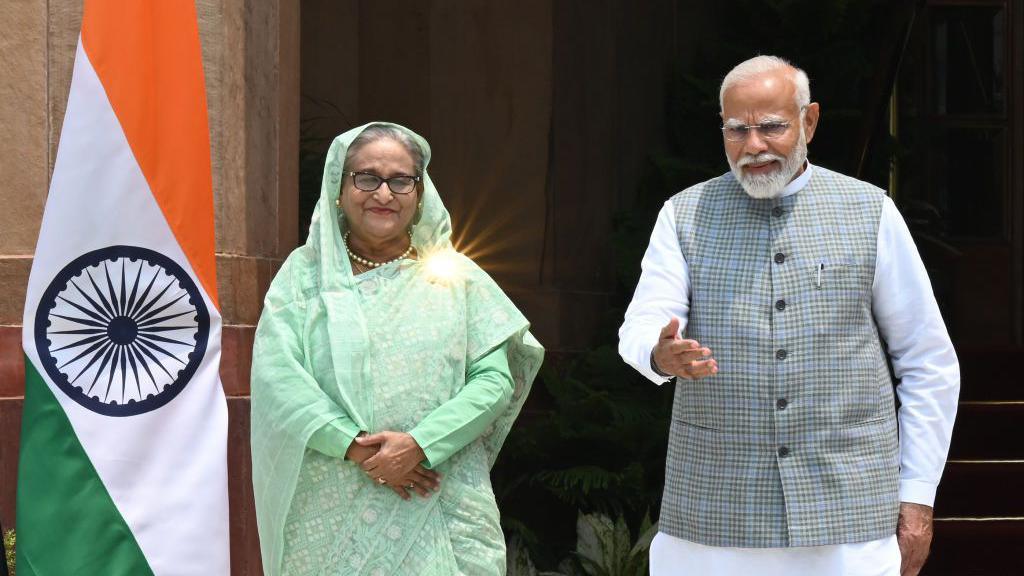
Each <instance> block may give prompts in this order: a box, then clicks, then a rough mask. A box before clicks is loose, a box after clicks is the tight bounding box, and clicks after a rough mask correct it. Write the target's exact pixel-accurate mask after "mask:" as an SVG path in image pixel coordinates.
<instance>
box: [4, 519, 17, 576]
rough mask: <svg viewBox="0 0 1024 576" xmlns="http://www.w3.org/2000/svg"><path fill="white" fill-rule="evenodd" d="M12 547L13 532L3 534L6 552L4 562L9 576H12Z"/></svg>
mask: <svg viewBox="0 0 1024 576" xmlns="http://www.w3.org/2000/svg"><path fill="white" fill-rule="evenodd" d="M14 545H15V534H14V530H8V531H6V532H4V550H6V552H7V558H5V559H4V560H5V561H6V562H7V571H8V572H10V576H14Z"/></svg>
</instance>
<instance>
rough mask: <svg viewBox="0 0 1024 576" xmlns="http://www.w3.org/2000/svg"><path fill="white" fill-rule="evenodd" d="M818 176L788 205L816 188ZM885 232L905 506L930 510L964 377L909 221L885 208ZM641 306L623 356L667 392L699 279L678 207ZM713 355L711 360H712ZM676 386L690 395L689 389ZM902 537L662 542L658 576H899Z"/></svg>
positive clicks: (624, 333) (645, 278)
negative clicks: (663, 367)
mask: <svg viewBox="0 0 1024 576" xmlns="http://www.w3.org/2000/svg"><path fill="white" fill-rule="evenodd" d="M812 172H813V166H811V164H810V163H808V164H807V169H806V170H804V172H803V173H802V174H801V175H800V176H799V177H798V178H797V179H795V180H793V182H791V183H790V184H789V185H788V186H787V187H786V188H785V190H783V193H782V195H783V196H788V195H790V194H796V193H797V192H799V191H800V190H802V189H803V188H804V186H806V185H807V182H808V181H809V180H810V178H811V173H812ZM883 202H884V204H883V206H882V215H881V220H880V222H879V226H878V245H877V254H876V259H875V278H874V283H873V284H872V311H873V313H874V317H875V323H876V324H877V325H878V330H879V334H880V335H881V337H882V338H883V339H884V340H885V342H886V343H887V344H888V347H889V348H888V350H889V356H890V358H891V360H892V364H893V368H894V370H895V374H896V377H897V378H899V379H900V380H901V382H900V385H899V386H897V388H896V393H897V394H898V396H899V399H900V404H901V406H900V410H899V429H900V488H899V490H900V500H901V501H903V502H914V503H918V504H925V505H928V506H931V505H932V504H933V502H934V500H935V489H936V487H937V486H938V484H939V478H940V477H941V476H942V468H943V466H944V465H945V462H946V454H947V452H948V451H949V441H950V435H951V433H952V430H953V420H954V418H955V417H956V407H957V398H958V396H959V390H960V367H959V364H958V362H957V358H956V353H955V352H954V351H953V345H952V343H951V342H950V340H949V335H948V333H947V332H946V326H945V324H944V323H943V321H942V317H941V315H940V314H939V308H938V305H937V304H936V302H935V297H934V295H933V294H932V288H931V283H930V281H929V280H928V274H927V272H926V271H925V268H924V264H923V263H922V262H921V257H920V256H919V255H918V253H917V248H916V246H915V245H914V241H913V239H912V238H911V236H910V231H909V230H908V229H907V225H906V223H905V222H904V221H903V217H902V216H901V215H900V213H899V211H898V210H897V209H896V206H895V204H893V202H892V200H890V199H889V198H885V199H884V201H883ZM641 267H642V272H641V275H640V281H639V283H638V284H637V287H636V292H635V293H634V294H633V301H632V302H631V303H630V305H629V308H628V309H627V310H626V317H625V321H624V322H623V324H622V327H621V328H620V329H619V354H621V355H622V358H623V359H624V360H625V361H626V362H628V363H629V364H630V365H631V366H633V367H634V368H636V369H637V371H639V372H640V373H641V374H643V375H644V376H646V377H647V378H648V379H650V380H651V381H652V382H654V383H656V384H662V383H664V382H667V381H668V379H667V378H663V377H661V376H659V375H658V374H657V373H655V372H654V370H652V369H651V364H650V358H651V350H652V349H653V348H654V344H655V343H656V342H657V339H658V333H659V331H660V330H661V328H662V327H663V326H665V325H666V324H667V323H668V322H669V320H670V319H671V318H672V317H673V316H675V317H677V318H679V320H680V326H681V327H680V330H681V331H684V330H685V326H686V321H687V316H688V312H689V307H690V274H689V269H688V267H687V264H686V260H685V259H684V258H683V254H682V252H681V250H680V248H679V240H678V239H677V236H676V223H675V210H674V208H673V206H672V202H671V200H670V201H668V202H666V203H665V206H664V207H662V209H661V212H660V213H659V215H658V220H657V222H656V223H655V225H654V231H653V232H652V234H651V242H650V245H649V246H648V247H647V252H646V254H644V258H643V261H642V263H641ZM713 352H714V351H712V353H713ZM677 385H679V386H686V382H685V381H680V382H679V383H678V384H677ZM899 567H900V553H899V548H898V546H897V542H896V537H895V535H893V536H890V537H886V538H882V539H879V540H874V541H871V542H858V543H851V544H839V545H834V546H814V547H806V548H726V547H713V546H703V545H701V544H696V543H693V542H689V541H686V540H681V539H679V538H675V537H672V536H669V535H667V534H664V533H660V532H659V533H658V535H657V537H656V538H655V540H654V542H653V543H652V545H651V574H653V575H655V576H662V575H666V574H673V575H674V574H695V575H701V576H703V575H704V574H715V575H716V576H731V575H737V576H748V575H749V574H751V569H752V568H756V570H757V572H756V573H757V574H758V575H759V576H775V575H779V576H782V575H785V576H800V575H807V576H811V575H814V576H819V575H822V574H828V575H845V576H861V575H864V576H868V575H871V576H890V575H893V576H898V574H899Z"/></svg>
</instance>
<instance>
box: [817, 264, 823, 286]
mask: <svg viewBox="0 0 1024 576" xmlns="http://www.w3.org/2000/svg"><path fill="white" fill-rule="evenodd" d="M824 269H825V263H824V262H820V263H818V280H817V282H816V284H817V285H818V290H821V271H822V270H824Z"/></svg>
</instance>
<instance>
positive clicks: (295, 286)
mask: <svg viewBox="0 0 1024 576" xmlns="http://www.w3.org/2000/svg"><path fill="white" fill-rule="evenodd" d="M429 159H430V148H429V146H428V145H427V143H426V141H425V140H423V139H422V138H421V137H419V136H418V135H416V134H415V133H413V132H412V131H410V130H408V129H406V128H403V127H401V126H398V125H395V124H384V123H375V124H368V125H366V126H362V127H359V128H356V129H353V130H350V131H348V132H346V133H344V134H342V135H341V136H338V137H337V138H336V139H335V140H334V142H333V143H332V145H331V147H330V150H329V152H328V155H327V163H326V166H325V169H324V177H323V185H322V188H321V197H320V200H319V202H318V204H317V206H316V209H315V211H314V214H313V219H312V222H311V224H310V232H309V238H308V240H307V242H306V244H305V245H304V246H301V247H299V248H298V249H296V250H295V251H294V252H293V253H292V254H291V255H290V256H289V257H288V259H287V260H286V261H285V262H284V264H283V265H282V267H281V270H280V271H279V272H278V274H277V276H276V277H275V278H274V281H273V283H272V285H271V287H270V290H269V291H268V292H267V297H266V300H265V303H264V310H263V315H262V316H261V318H260V322H259V327H258V328H257V330H256V341H255V346H254V350H253V363H252V462H253V489H254V493H255V499H256V517H257V521H258V524H259V532H260V546H261V549H262V553H263V566H264V572H265V573H266V574H267V575H268V576H277V575H305V574H317V575H320V574H328V575H335V574H365V575H378V574H379V575H385V574H438V575H449V574H472V575H476V574H503V573H504V571H505V544H504V538H503V535H502V532H501V527H500V525H499V515H498V509H497V505H496V504H495V500H494V493H493V492H492V490H491V484H490V476H489V472H490V467H491V466H492V465H493V463H494V459H495V457H496V455H497V452H498V450H499V449H500V447H501V444H502V442H503V441H504V439H505V436H506V435H507V434H508V431H509V428H510V427H511V426H512V422H513V421H514V420H515V418H516V416H517V415H518V413H519V410H520V408H521V407H522V404H523V402H524V400H525V399H526V395H527V393H528V391H529V388H530V385H531V383H532V381H533V378H534V376H535V375H536V373H537V370H538V368H539V367H540V363H541V360H542V358H543V349H542V348H541V346H540V344H538V343H537V341H536V340H535V339H534V338H533V336H531V335H530V333H529V332H528V328H529V323H528V322H527V320H526V319H525V318H524V317H523V315H522V314H521V313H520V312H519V311H518V310H517V309H516V308H515V306H514V305H513V304H512V303H511V301H510V300H509V299H508V298H507V297H506V296H505V294H504V293H503V292H502V291H501V289H500V288H498V286H497V285H496V284H495V283H494V281H493V280H491V278H490V277H489V276H487V274H486V273H484V272H483V271H482V270H481V269H480V268H479V267H477V266H476V265H475V264H474V263H473V262H472V261H471V260H469V259H468V258H466V257H464V256H462V255H460V254H459V253H458V252H456V251H455V250H454V249H453V248H452V245H451V241H450V236H451V223H450V219H449V216H448V212H447V210H445V208H444V205H443V204H442V203H441V199H440V197H439V196H438V194H437V190H435V188H434V186H433V184H432V183H431V181H430V177H429V176H428V175H427V172H426V166H427V163H428V162H429Z"/></svg>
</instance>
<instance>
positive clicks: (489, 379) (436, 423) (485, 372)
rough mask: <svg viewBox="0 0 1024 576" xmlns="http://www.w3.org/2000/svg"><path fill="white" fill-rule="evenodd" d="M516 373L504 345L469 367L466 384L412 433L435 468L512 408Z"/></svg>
mask: <svg viewBox="0 0 1024 576" xmlns="http://www.w3.org/2000/svg"><path fill="white" fill-rule="evenodd" d="M511 399H512V374H511V371H510V370H509V366H508V356H507V353H506V345H504V344H503V345H501V346H499V347H498V348H495V349H494V350H492V351H491V352H489V353H487V354H485V355H484V356H482V357H480V358H479V359H478V360H476V361H475V362H472V363H471V364H470V365H469V366H468V367H467V368H466V384H465V385H464V386H463V387H462V389H461V390H459V391H458V393H456V394H455V396H453V397H452V399H451V400H449V401H447V402H445V403H444V404H441V405H440V406H438V407H437V408H435V409H434V411H433V412H431V413H430V414H428V415H427V416H426V418H424V419H423V420H422V421H421V422H420V423H419V424H418V425H417V426H416V427H415V428H413V429H412V430H410V431H409V433H410V434H412V437H413V438H415V439H416V443H417V444H419V445H420V448H422V449H423V453H424V454H426V456H427V461H426V467H427V468H434V467H436V466H437V465H439V464H441V463H442V462H444V461H445V460H447V459H448V458H449V457H451V455H452V454H455V453H456V452H458V451H459V450H461V449H462V448H463V447H464V446H466V445H467V444H469V443H470V442H472V441H473V440H475V439H476V438H478V437H480V436H481V435H482V434H483V433H484V431H485V430H486V429H487V427H488V426H490V425H491V423H492V422H494V420H495V419H496V418H497V417H498V416H499V415H501V414H502V413H503V412H504V411H505V409H506V408H508V405H509V401H510V400H511Z"/></svg>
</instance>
